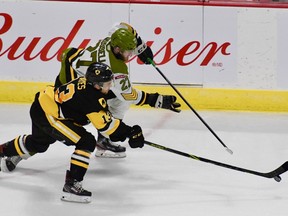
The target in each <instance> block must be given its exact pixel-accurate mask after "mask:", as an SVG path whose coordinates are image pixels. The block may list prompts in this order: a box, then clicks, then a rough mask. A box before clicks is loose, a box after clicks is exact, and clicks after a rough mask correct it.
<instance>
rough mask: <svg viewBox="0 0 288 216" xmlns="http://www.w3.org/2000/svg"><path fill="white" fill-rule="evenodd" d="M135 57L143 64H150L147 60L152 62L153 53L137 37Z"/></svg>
mask: <svg viewBox="0 0 288 216" xmlns="http://www.w3.org/2000/svg"><path fill="white" fill-rule="evenodd" d="M136 38H137V47H136V55H137V56H138V58H139V59H140V60H141V61H142V62H143V63H144V64H151V62H150V61H148V58H149V59H151V60H152V61H153V52H152V50H151V48H150V47H149V46H147V44H146V43H145V41H143V40H142V39H141V37H140V36H138V35H137V37H136Z"/></svg>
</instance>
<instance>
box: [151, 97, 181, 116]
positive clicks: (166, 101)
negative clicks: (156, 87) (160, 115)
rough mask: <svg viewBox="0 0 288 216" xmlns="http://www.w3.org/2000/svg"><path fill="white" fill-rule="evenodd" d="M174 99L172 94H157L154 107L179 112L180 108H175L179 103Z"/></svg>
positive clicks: (179, 105)
mask: <svg viewBox="0 0 288 216" xmlns="http://www.w3.org/2000/svg"><path fill="white" fill-rule="evenodd" d="M176 99H177V98H176V97H175V96H174V95H160V94H159V95H158V97H157V100H156V102H155V105H154V107H156V108H163V109H169V110H172V111H174V112H178V113H179V112H180V111H181V110H180V109H177V108H179V107H181V104H179V103H176Z"/></svg>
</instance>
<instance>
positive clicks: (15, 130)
mask: <svg viewBox="0 0 288 216" xmlns="http://www.w3.org/2000/svg"><path fill="white" fill-rule="evenodd" d="M199 114H200V115H201V116H202V118H203V119H204V120H205V121H206V122H207V123H208V124H209V125H210V127H211V128H212V129H213V130H214V131H215V132H216V134H217V135H218V136H219V137H220V138H221V139H222V140H223V142H224V143H225V144H226V145H227V146H228V147H229V148H230V149H231V150H233V152H234V154H233V155H230V154H229V153H228V152H227V151H226V150H225V148H223V146H222V145H221V144H220V143H219V141H217V139H216V138H215V137H214V136H213V135H212V134H211V133H210V132H209V131H208V130H207V128H206V127H205V126H204V125H203V124H202V123H201V122H200V121H199V119H198V118H197V117H196V116H195V115H194V114H193V113H192V112H191V111H189V110H188V111H182V112H181V113H180V114H177V113H173V112H170V111H166V110H153V109H130V110H129V112H128V113H127V115H126V117H125V119H124V121H125V122H126V123H127V124H130V125H133V124H136V123H137V124H139V125H141V126H142V128H143V131H144V134H145V138H146V140H149V141H151V142H155V143H158V144H160V145H164V146H167V147H170V148H174V149H177V150H180V151H184V152H187V153H191V154H193V155H196V156H200V157H205V158H208V159H212V160H216V161H219V162H223V163H228V164H232V165H235V166H239V167H243V168H246V169H252V170H255V171H259V172H269V171H272V170H274V169H275V168H277V167H279V166H280V165H281V164H282V163H284V162H285V161H286V160H288V134H287V131H288V114H287V113H250V112H208V111H207V112H199ZM87 129H88V130H89V131H92V132H93V133H95V134H96V131H95V129H94V128H93V127H92V126H89V127H87ZM29 133H30V117H29V105H15V104H14V105H11V104H1V105H0V134H1V137H0V143H4V142H5V141H8V140H11V139H13V138H14V137H16V136H18V135H21V134H29ZM124 145H125V146H126V147H127V158H125V159H99V158H95V157H94V156H92V157H91V163H90V168H89V170H88V172H87V175H86V177H85V180H84V182H83V185H84V187H85V188H86V189H88V190H90V191H91V192H92V193H93V198H92V202H91V203H90V204H77V203H67V202H63V201H61V200H60V196H61V190H62V187H63V184H64V176H65V170H66V169H67V167H68V166H69V161H70V156H71V154H72V152H73V147H67V146H65V145H63V144H62V143H60V142H56V143H55V144H53V145H51V147H50V148H49V149H48V151H47V152H46V153H44V154H38V155H35V156H34V157H32V158H30V159H29V160H27V161H22V162H21V163H20V164H19V166H18V167H17V169H16V170H15V171H14V172H13V173H3V172H2V173H0V194H1V196H0V204H1V205H0V206H1V211H0V212H1V213H0V214H1V215H3V216H16V215H21V216H26V215H27V216H28V215H29V216H34V215H35V216H36V215H37V216H51V215H55V216H58V215H59V216H63V215H69V216H74V215H75V216H76V215H77V216H78V215H79V216H80V215H83V216H88V215H95V216H96V215H99V216H106V215H107V216H108V215H109V216H112V215H115V216H122V215H123V216H129V215H131V216H132V215H133V216H154V215H155V216H156V215H157V216H159V215H161V216H164V215H165V216H176V215H177V216H188V215H189V216H194V215H195V216H226V215H227V216H228V215H229V216H287V215H288V210H287V202H288V194H287V192H288V187H287V186H288V174H286V173H285V174H283V175H282V181H281V182H280V183H277V182H276V181H274V180H273V179H267V178H262V177H258V176H254V175H251V174H247V173H241V172H238V171H235V170H229V169H226V168H222V167H217V166H215V165H212V164H208V163H204V162H200V161H197V160H193V159H190V158H185V157H182V156H179V155H176V154H172V153H169V152H166V151H162V150H159V149H156V148H153V147H150V146H145V147H144V148H143V149H131V148H129V147H128V144H127V143H125V144H124Z"/></svg>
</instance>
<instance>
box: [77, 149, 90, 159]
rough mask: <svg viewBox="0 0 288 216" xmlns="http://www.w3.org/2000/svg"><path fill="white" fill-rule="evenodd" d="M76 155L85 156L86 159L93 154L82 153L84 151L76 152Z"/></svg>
mask: <svg viewBox="0 0 288 216" xmlns="http://www.w3.org/2000/svg"><path fill="white" fill-rule="evenodd" d="M75 153H76V154H78V155H83V156H85V157H88V158H89V157H90V155H91V153H89V152H86V151H82V150H75Z"/></svg>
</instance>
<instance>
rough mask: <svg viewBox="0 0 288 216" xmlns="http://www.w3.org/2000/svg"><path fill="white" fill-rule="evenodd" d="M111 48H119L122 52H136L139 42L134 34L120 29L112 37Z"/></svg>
mask: <svg viewBox="0 0 288 216" xmlns="http://www.w3.org/2000/svg"><path fill="white" fill-rule="evenodd" d="M111 46H112V47H119V48H120V49H121V50H122V51H125V50H134V49H135V48H136V46H137V40H136V38H135V36H134V34H133V33H132V32H130V31H128V30H127V29H118V30H116V31H115V32H114V33H113V34H112V35H111Z"/></svg>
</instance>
